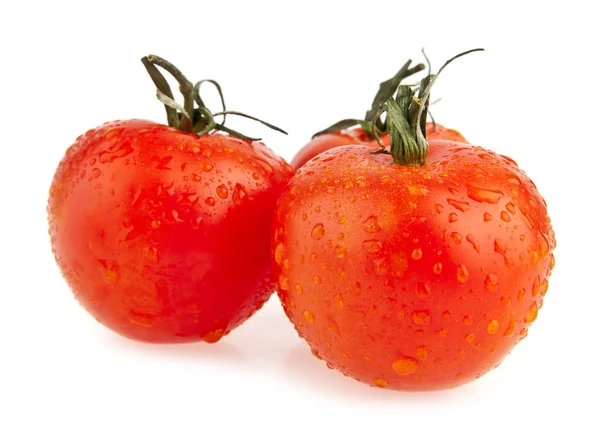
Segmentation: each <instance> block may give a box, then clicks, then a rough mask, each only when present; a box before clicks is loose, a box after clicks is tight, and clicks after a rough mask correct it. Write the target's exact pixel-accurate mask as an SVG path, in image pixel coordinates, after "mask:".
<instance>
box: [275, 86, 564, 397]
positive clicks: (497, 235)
mask: <svg viewBox="0 0 600 436" xmlns="http://www.w3.org/2000/svg"><path fill="white" fill-rule="evenodd" d="M432 82H433V80H432ZM425 86H426V85H423V84H422V89H423V88H425ZM400 90H401V91H402V92H400V91H399V92H398V95H397V97H396V99H390V100H391V101H389V102H388V104H387V106H386V107H387V108H388V115H390V117H391V119H392V123H391V126H392V131H391V133H390V135H391V137H392V138H400V139H402V140H403V141H405V142H403V143H397V144H395V143H394V142H393V143H392V145H391V156H390V155H388V154H381V153H380V154H373V148H372V147H369V146H365V145H347V146H340V147H335V148H333V149H331V150H328V151H325V152H323V153H322V154H320V155H318V156H316V157H314V158H313V159H312V160H310V161H309V162H308V163H306V164H305V165H304V166H302V167H300V169H299V170H298V171H297V172H296V173H295V175H294V176H293V177H292V178H291V180H290V182H289V184H288V185H287V187H286V188H285V190H284V191H283V194H282V196H281V198H280V200H279V202H278V207H277V210H276V214H275V219H274V223H273V230H272V256H273V266H274V271H275V279H276V280H277V283H278V284H277V286H278V288H277V289H278V295H279V298H280V299H281V303H282V305H283V308H284V310H285V312H286V314H287V316H288V317H289V319H290V320H291V321H292V323H293V324H294V326H295V328H296V330H297V332H298V334H299V335H300V336H301V337H303V338H304V339H305V340H306V341H307V342H308V343H309V345H310V346H311V348H312V350H313V354H314V355H315V356H317V357H319V358H321V359H323V360H325V361H326V362H327V364H328V366H330V367H331V368H335V369H337V370H339V371H341V372H342V373H343V374H345V375H347V376H349V377H352V378H355V379H357V380H359V381H361V382H364V383H368V384H369V385H372V386H376V387H379V388H388V389H397V390H436V389H446V388H451V387H454V386H458V385H460V384H463V383H466V382H468V381H471V380H474V379H476V378H478V377H480V376H481V375H483V374H485V373H486V372H488V371H490V370H491V369H493V368H495V367H496V366H498V365H499V364H500V363H501V362H502V360H503V359H504V358H505V356H506V355H507V354H508V353H509V352H510V351H511V350H512V349H513V347H514V346H515V345H516V344H517V343H518V342H519V341H521V340H522V339H523V338H524V337H525V336H527V333H528V329H529V327H530V326H531V324H532V323H533V322H534V321H535V319H536V318H537V316H538V311H539V310H540V308H541V307H542V302H543V298H544V296H545V295H546V292H547V290H548V277H549V276H550V272H551V270H552V268H553V266H554V256H553V250H554V247H555V239H554V233H553V231H552V228H551V225H550V219H549V217H548V213H547V208H546V203H545V201H544V199H543V198H542V196H541V195H540V193H539V192H538V190H537V188H536V186H535V185H534V183H533V182H532V181H531V180H530V179H529V178H528V177H527V175H526V174H525V173H524V172H523V171H522V170H521V169H520V168H519V167H518V166H517V164H516V163H515V162H514V161H513V160H512V159H509V158H507V157H504V156H501V155H498V154H496V153H494V152H493V151H489V150H486V149H484V148H481V147H476V146H473V145H470V144H465V143H458V142H453V141H448V140H430V141H429V144H428V152H427V144H426V143H423V141H421V140H420V139H419V137H418V135H416V136H415V137H414V138H413V137H412V136H411V135H412V134H414V133H415V130H413V129H410V130H409V129H406V130H404V131H403V132H402V133H403V134H402V136H395V135H394V134H393V133H394V132H393V129H398V131H401V129H402V128H403V127H402V126H404V125H406V126H408V125H409V124H410V123H409V120H410V119H409V115H410V114H411V113H415V112H416V111H417V110H418V109H419V106H417V107H413V105H421V104H423V102H425V101H427V99H428V95H426V96H425V97H423V98H422V99H414V98H413V96H414V91H413V90H411V88H409V87H401V88H400ZM409 102H410V103H409ZM423 112H424V111H423ZM400 116H403V117H404V120H405V122H404V123H401V122H398V121H397V118H398V117H400ZM416 122H417V123H419V124H416V125H421V124H420V122H419V121H418V119H417V121H416ZM413 126H414V125H413ZM406 138H408V139H411V138H412V139H411V140H410V141H409V140H408V139H406Z"/></svg>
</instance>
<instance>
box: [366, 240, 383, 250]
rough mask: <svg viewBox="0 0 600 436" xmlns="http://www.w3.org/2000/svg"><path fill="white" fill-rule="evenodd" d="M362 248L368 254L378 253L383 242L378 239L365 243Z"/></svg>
mask: <svg viewBox="0 0 600 436" xmlns="http://www.w3.org/2000/svg"><path fill="white" fill-rule="evenodd" d="M362 246H363V249H364V250H365V251H366V252H367V253H378V252H379V251H381V242H380V241H378V240H376V239H369V240H366V241H363V243H362Z"/></svg>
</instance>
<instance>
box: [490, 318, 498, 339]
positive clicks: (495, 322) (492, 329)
mask: <svg viewBox="0 0 600 436" xmlns="http://www.w3.org/2000/svg"><path fill="white" fill-rule="evenodd" d="M498 327H500V323H499V322H498V320H496V319H493V320H491V321H490V322H489V323H488V325H487V332H488V333H489V334H490V335H493V334H494V333H496V332H497V331H498Z"/></svg>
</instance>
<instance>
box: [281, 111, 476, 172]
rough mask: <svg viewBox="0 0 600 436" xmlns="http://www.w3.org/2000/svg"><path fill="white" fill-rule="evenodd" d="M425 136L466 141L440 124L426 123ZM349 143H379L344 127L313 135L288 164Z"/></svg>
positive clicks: (360, 131) (386, 140) (297, 164)
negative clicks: (336, 130)
mask: <svg viewBox="0 0 600 436" xmlns="http://www.w3.org/2000/svg"><path fill="white" fill-rule="evenodd" d="M427 138H428V139H448V140H452V141H457V142H467V140H466V139H465V137H464V136H463V135H462V134H460V133H459V132H458V131H456V130H453V129H448V128H446V127H444V126H442V125H441V124H434V123H427ZM381 140H382V141H383V143H384V144H385V145H386V146H388V145H389V144H390V137H389V135H384V136H382V137H381ZM351 144H367V145H369V146H370V147H373V148H376V149H377V148H380V146H379V143H378V142H377V141H376V140H375V139H371V138H369V136H368V135H367V134H366V133H365V131H364V130H363V129H362V128H360V127H355V128H352V129H344V130H342V131H339V132H331V133H324V134H322V135H318V136H315V137H314V138H313V139H311V140H310V141H309V142H308V143H307V144H306V145H305V146H304V147H302V148H301V149H300V151H298V152H297V153H296V155H295V156H294V157H293V158H292V160H291V162H290V164H291V165H292V168H293V169H294V171H296V170H297V169H298V168H300V167H301V166H302V165H304V164H305V163H306V162H308V161H309V160H311V159H312V158H313V157H315V156H316V155H318V154H320V153H323V152H324V151H327V150H330V149H332V148H334V147H340V146H342V145H351Z"/></svg>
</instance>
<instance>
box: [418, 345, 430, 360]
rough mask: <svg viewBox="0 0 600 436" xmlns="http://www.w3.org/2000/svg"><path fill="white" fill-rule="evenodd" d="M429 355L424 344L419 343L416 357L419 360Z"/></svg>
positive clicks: (425, 358)
mask: <svg viewBox="0 0 600 436" xmlns="http://www.w3.org/2000/svg"><path fill="white" fill-rule="evenodd" d="M427 357H429V352H428V351H427V347H426V346H425V345H419V346H418V347H417V358H418V359H419V360H423V361H424V360H427Z"/></svg>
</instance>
